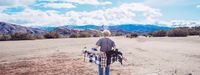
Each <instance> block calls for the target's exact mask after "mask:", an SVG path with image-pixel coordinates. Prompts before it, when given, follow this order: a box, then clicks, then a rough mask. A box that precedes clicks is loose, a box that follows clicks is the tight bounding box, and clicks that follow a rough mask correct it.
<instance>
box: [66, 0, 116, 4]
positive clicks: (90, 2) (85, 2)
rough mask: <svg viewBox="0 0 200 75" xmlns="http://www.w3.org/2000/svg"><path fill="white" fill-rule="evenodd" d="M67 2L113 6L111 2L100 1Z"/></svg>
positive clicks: (70, 0) (77, 0)
mask: <svg viewBox="0 0 200 75" xmlns="http://www.w3.org/2000/svg"><path fill="white" fill-rule="evenodd" d="M65 1H67V2H72V3H79V4H92V5H107V4H112V3H111V2H108V1H106V2H99V1H98V0H65Z"/></svg>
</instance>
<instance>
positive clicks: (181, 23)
mask: <svg viewBox="0 0 200 75" xmlns="http://www.w3.org/2000/svg"><path fill="white" fill-rule="evenodd" d="M171 24H172V27H194V26H200V22H199V21H191V20H172V21H171Z"/></svg>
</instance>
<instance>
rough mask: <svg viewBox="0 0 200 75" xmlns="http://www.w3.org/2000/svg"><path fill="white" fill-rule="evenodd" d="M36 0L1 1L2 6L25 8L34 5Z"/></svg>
mask: <svg viewBox="0 0 200 75" xmlns="http://www.w3.org/2000/svg"><path fill="white" fill-rule="evenodd" d="M35 1H36V0H0V6H24V5H28V4H32V3H34V2H35Z"/></svg>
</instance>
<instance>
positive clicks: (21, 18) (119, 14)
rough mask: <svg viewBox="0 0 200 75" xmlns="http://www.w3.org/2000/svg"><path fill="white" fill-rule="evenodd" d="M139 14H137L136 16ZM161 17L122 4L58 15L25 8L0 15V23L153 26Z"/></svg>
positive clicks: (156, 12) (151, 10)
mask: <svg viewBox="0 0 200 75" xmlns="http://www.w3.org/2000/svg"><path fill="white" fill-rule="evenodd" d="M138 13H139V14H138ZM137 15H142V16H144V17H145V19H144V20H136V16H137ZM159 16H162V14H161V13H160V12H159V10H158V9H154V8H151V7H148V6H146V5H144V4H138V3H131V4H122V5H121V6H119V7H115V8H110V9H104V10H95V11H90V12H77V11H69V12H66V13H65V14H58V11H45V12H44V11H40V10H32V9H30V8H26V9H25V11H24V12H20V13H16V14H5V13H1V14H0V17H3V18H0V21H6V22H12V23H18V24H22V25H34V26H35V25H40V26H41V25H54V26H59V25H66V24H70V25H85V24H95V25H103V24H104V25H115V24H133V23H137V24H138V23H140V24H153V23H156V22H157V21H159V20H158V19H156V17H159Z"/></svg>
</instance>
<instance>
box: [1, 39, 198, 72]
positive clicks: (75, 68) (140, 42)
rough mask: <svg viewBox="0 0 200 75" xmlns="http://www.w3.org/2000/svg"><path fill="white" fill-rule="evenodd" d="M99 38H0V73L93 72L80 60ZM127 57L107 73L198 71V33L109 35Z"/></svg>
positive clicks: (90, 67) (95, 69)
mask: <svg viewBox="0 0 200 75" xmlns="http://www.w3.org/2000/svg"><path fill="white" fill-rule="evenodd" d="M98 39H99V38H63V39H45V40H27V41H0V75H97V74H98V71H97V70H98V68H97V65H95V64H92V63H89V62H83V55H82V54H81V52H82V50H83V48H84V47H88V48H91V47H94V46H95V43H96V41H97V40H98ZM111 39H113V40H114V41H115V42H116V45H117V47H118V48H119V49H122V52H123V53H124V56H125V57H126V58H127V61H126V62H124V64H123V65H120V64H119V63H114V64H112V65H111V75H190V74H191V75H200V37H198V36H192V37H151V38H145V37H139V38H133V39H130V38H125V37H111Z"/></svg>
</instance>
